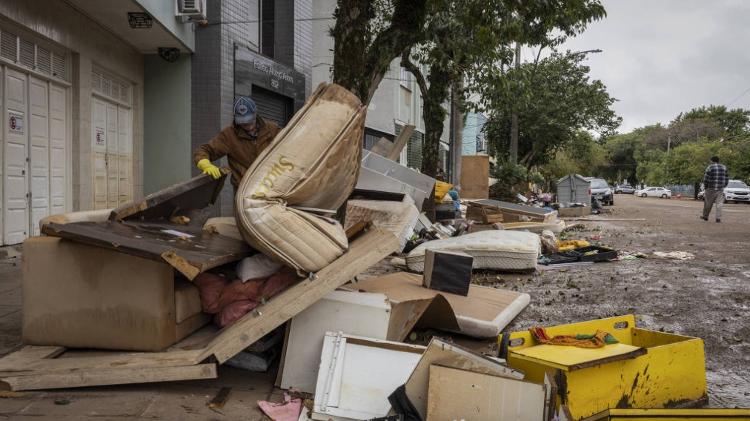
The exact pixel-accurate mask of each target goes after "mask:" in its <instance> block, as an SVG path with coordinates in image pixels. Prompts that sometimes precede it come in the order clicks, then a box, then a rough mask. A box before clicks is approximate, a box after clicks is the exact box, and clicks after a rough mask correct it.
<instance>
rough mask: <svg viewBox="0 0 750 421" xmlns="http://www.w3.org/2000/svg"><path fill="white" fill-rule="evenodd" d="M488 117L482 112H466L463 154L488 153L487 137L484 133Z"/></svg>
mask: <svg viewBox="0 0 750 421" xmlns="http://www.w3.org/2000/svg"><path fill="white" fill-rule="evenodd" d="M486 123H487V117H485V115H484V114H481V113H475V112H469V113H467V114H466V122H465V123H464V130H463V137H462V140H463V143H462V145H461V154H462V155H487V154H488V149H487V137H486V134H485V133H484V125H485V124H486Z"/></svg>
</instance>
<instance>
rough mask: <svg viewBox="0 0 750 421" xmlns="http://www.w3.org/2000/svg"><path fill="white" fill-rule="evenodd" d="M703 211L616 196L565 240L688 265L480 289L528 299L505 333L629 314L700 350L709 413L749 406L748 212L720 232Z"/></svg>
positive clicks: (687, 203)
mask: <svg viewBox="0 0 750 421" xmlns="http://www.w3.org/2000/svg"><path fill="white" fill-rule="evenodd" d="M702 206H703V202H699V201H695V200H678V199H671V200H668V199H658V198H636V197H633V196H631V195H622V194H618V195H616V196H615V205H614V207H606V208H605V209H607V210H610V212H609V213H605V214H602V215H599V216H592V218H602V219H606V218H613V219H614V218H618V219H626V218H645V219H646V221H619V222H586V223H585V230H583V231H574V232H572V233H571V235H570V237H571V238H590V237H591V236H595V235H599V236H601V241H600V243H601V244H603V245H608V246H611V247H614V248H616V249H618V250H622V251H627V252H633V253H635V252H640V253H651V252H653V251H666V252H669V251H686V252H689V253H692V254H694V255H695V258H694V259H693V260H685V261H680V260H662V259H637V260H624V261H619V262H611V263H598V264H594V265H590V266H584V267H571V268H569V269H568V270H551V271H546V272H537V274H536V275H534V276H526V277H519V276H507V275H503V276H498V275H497V274H487V275H484V276H481V277H479V279H478V280H477V281H478V282H481V283H486V284H493V285H496V286H498V287H503V288H511V289H516V290H520V291H524V292H527V293H529V294H531V304H530V305H529V307H528V308H526V310H525V311H524V312H523V313H521V315H520V316H519V317H518V318H517V319H516V320H515V321H514V323H513V324H512V325H511V326H510V327H509V329H511V330H519V329H525V328H528V327H531V326H533V325H542V326H549V325H555V324H563V323H570V322H572V321H581V320H589V319H595V318H600V317H609V316H614V315H620V314H627V313H632V314H636V315H637V316H638V325H639V326H640V327H645V328H648V329H654V330H661V329H663V330H664V331H668V332H675V333H679V334H684V335H689V336H696V337H699V338H702V339H703V340H704V342H705V350H706V368H707V372H708V373H707V377H708V384H709V405H710V406H713V407H730V408H731V407H735V406H740V407H747V406H750V375H748V373H747V371H746V368H747V367H748V365H749V364H750V325H749V324H748V323H747V320H748V317H750V259H749V258H748V257H750V251H749V250H748V244H749V242H750V205H747V204H729V205H727V204H725V205H724V215H723V218H722V223H720V224H717V223H715V222H713V213H712V214H711V219H710V221H709V222H705V221H703V220H700V219H699V218H698V216H699V215H700V212H701V209H702Z"/></svg>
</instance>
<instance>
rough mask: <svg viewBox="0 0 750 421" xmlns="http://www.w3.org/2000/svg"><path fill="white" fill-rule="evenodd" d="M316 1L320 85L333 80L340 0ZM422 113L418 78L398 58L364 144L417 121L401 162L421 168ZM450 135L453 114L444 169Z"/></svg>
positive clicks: (444, 143)
mask: <svg viewBox="0 0 750 421" xmlns="http://www.w3.org/2000/svg"><path fill="white" fill-rule="evenodd" d="M312 4H313V7H312V9H313V12H312V13H313V16H312V18H313V19H312V35H313V36H312V39H313V42H312V51H313V57H312V84H313V86H317V85H318V84H319V83H322V82H331V81H332V76H333V72H332V70H333V47H334V45H333V44H334V42H333V38H332V37H331V35H330V28H331V27H332V26H333V24H334V18H333V13H334V11H335V9H336V0H313V1H312ZM425 70H426V69H425ZM446 109H447V104H446ZM422 113H423V110H422V94H421V92H420V90H419V87H418V86H417V83H416V81H415V80H414V78H413V77H412V75H411V74H410V73H409V72H408V71H406V69H404V68H403V67H401V65H400V60H398V59H397V60H394V61H393V62H391V65H390V67H389V69H388V72H387V73H386V75H385V76H384V78H383V81H382V82H380V85H378V88H377V90H376V91H375V95H374V96H373V98H372V100H371V101H370V104H369V106H368V108H367V119H366V121H365V139H364V147H365V148H366V149H369V148H371V147H372V145H374V144H375V142H376V141H377V140H378V139H379V138H381V137H384V138H386V139H389V140H391V141H393V140H394V139H395V137H396V136H398V134H399V133H400V132H401V130H402V128H403V127H404V126H406V125H413V126H415V130H414V132H413V134H412V136H411V138H410V139H409V143H408V144H407V147H406V148H404V150H403V151H402V152H401V156H400V158H399V162H401V163H403V164H405V165H408V166H409V167H412V168H416V169H419V168H420V167H421V165H422V143H423V142H424V119H423V118H422ZM449 139H450V118H446V119H445V128H444V130H443V135H442V137H441V145H440V146H441V161H442V162H441V164H442V166H443V168H444V169H447V163H448V150H449V149H448V142H449Z"/></svg>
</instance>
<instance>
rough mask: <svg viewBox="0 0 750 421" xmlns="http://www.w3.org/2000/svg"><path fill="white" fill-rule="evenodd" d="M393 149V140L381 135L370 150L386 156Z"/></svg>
mask: <svg viewBox="0 0 750 421" xmlns="http://www.w3.org/2000/svg"><path fill="white" fill-rule="evenodd" d="M391 149H393V142H391V141H390V140H388V139H386V138H384V137H381V138H380V139H378V140H377V142H375V144H374V145H372V148H370V151H371V152H374V153H376V154H378V155H380V156H386V155H388V152H389V151H390V150H391Z"/></svg>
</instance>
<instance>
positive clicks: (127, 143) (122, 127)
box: [117, 107, 133, 204]
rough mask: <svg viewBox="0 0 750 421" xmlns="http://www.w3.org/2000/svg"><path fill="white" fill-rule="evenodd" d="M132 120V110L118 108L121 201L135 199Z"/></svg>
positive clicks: (118, 164) (118, 186)
mask: <svg viewBox="0 0 750 421" xmlns="http://www.w3.org/2000/svg"><path fill="white" fill-rule="evenodd" d="M131 127H132V122H131V120H130V110H128V109H127V108H123V107H118V108H117V149H118V152H119V153H118V159H117V166H118V170H117V172H118V180H117V190H118V194H119V203H120V204H122V203H127V202H130V201H131V200H133V196H132V193H131V192H132V191H133V188H132V184H131V180H132V174H131V173H132V169H133V137H132V136H131Z"/></svg>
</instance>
